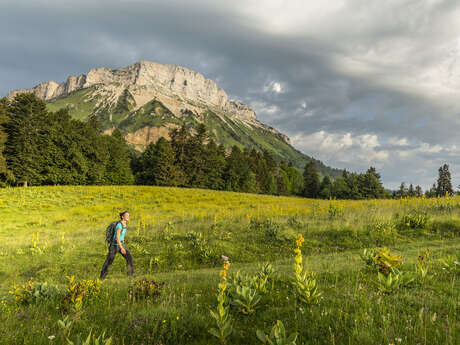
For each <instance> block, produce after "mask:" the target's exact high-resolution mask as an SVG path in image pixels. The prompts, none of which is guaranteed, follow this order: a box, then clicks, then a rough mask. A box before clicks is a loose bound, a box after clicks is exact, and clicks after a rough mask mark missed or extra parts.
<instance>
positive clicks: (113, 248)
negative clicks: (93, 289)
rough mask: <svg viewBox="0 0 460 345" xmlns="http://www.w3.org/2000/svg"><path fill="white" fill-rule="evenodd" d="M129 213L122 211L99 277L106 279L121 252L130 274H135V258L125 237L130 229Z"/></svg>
mask: <svg viewBox="0 0 460 345" xmlns="http://www.w3.org/2000/svg"><path fill="white" fill-rule="evenodd" d="M128 221H129V213H128V211H124V212H121V213H120V220H119V221H118V222H117V223H116V226H115V231H114V232H113V238H112V240H111V241H110V245H109V252H108V254H107V259H105V262H104V265H103V266H102V270H101V276H100V278H99V279H101V280H104V279H105V277H106V276H107V272H108V271H109V266H110V265H111V264H112V262H113V259H115V255H116V254H117V253H118V252H119V253H121V255H122V256H123V257H124V258H125V260H126V268H127V269H128V275H129V276H132V275H133V258H132V257H131V254H130V253H129V251H128V249H126V248H125V245H124V239H125V235H126V230H127V229H128Z"/></svg>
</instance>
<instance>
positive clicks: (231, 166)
mask: <svg viewBox="0 0 460 345" xmlns="http://www.w3.org/2000/svg"><path fill="white" fill-rule="evenodd" d="M248 171H249V163H248V162H247V161H246V160H245V158H244V155H243V152H241V150H240V148H239V147H238V146H236V145H235V146H233V147H232V152H231V153H230V155H229V156H228V157H227V159H226V166H225V171H224V181H225V189H226V190H229V191H234V192H239V191H241V180H242V177H244V176H245V174H246V173H247V172H248Z"/></svg>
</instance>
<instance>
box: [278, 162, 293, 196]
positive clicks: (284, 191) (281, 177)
mask: <svg viewBox="0 0 460 345" xmlns="http://www.w3.org/2000/svg"><path fill="white" fill-rule="evenodd" d="M286 168H287V166H286ZM276 187H277V192H278V193H277V194H278V195H288V194H289V190H290V184H289V177H288V175H287V173H286V171H285V170H284V169H279V171H278V176H277V177H276Z"/></svg>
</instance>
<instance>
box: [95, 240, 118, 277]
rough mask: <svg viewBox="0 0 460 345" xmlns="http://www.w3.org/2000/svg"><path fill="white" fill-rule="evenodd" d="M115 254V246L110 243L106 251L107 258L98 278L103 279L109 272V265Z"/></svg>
mask: <svg viewBox="0 0 460 345" xmlns="http://www.w3.org/2000/svg"><path fill="white" fill-rule="evenodd" d="M116 254H117V246H113V245H111V246H110V247H109V252H108V253H107V258H106V259H105V262H104V265H103V266H102V270H101V275H100V277H99V279H101V280H104V279H105V277H106V276H107V273H108V272H109V266H110V265H111V264H112V262H113V260H114V259H115V255H116Z"/></svg>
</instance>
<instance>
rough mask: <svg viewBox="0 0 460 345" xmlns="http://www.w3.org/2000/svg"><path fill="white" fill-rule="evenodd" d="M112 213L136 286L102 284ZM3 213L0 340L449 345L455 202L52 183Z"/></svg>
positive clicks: (117, 278) (14, 196) (454, 312)
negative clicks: (122, 226) (121, 227)
mask: <svg viewBox="0 0 460 345" xmlns="http://www.w3.org/2000/svg"><path fill="white" fill-rule="evenodd" d="M123 210H128V211H129V212H130V214H131V221H130V223H129V228H128V232H127V235H126V247H127V248H128V249H129V250H130V252H131V254H132V256H133V261H134V272H135V274H134V277H127V276H126V269H125V261H124V260H123V258H122V257H121V255H117V256H116V258H115V261H114V264H113V265H112V266H111V267H110V269H109V274H108V277H107V279H106V280H104V281H103V282H102V283H100V282H99V281H98V280H97V278H98V277H99V273H100V270H101V267H102V264H103V263H104V260H105V257H106V254H107V246H106V244H105V242H104V241H105V228H106V226H107V225H108V224H109V223H110V222H111V221H113V220H117V218H118V213H119V212H121V211H123ZM0 212H1V214H2V221H1V226H0V344H71V343H73V344H75V345H76V344H94V345H95V344H108V343H109V341H104V339H105V340H107V339H108V338H111V343H112V344H126V345H128V344H133V345H134V344H136V345H140V344H144V345H146V344H158V345H160V344H163V345H165V344H220V343H226V344H262V343H263V342H262V339H260V338H263V336H262V337H261V336H260V334H262V333H264V334H266V335H269V334H270V331H271V330H272V328H274V331H275V330H276V331H280V337H279V338H278V340H273V339H274V338H273V339H272V338H270V339H269V340H266V341H267V343H270V342H269V341H273V344H286V345H287V344H298V345H299V344H318V345H319V344H337V345H338V344H353V345H355V344H382V345H388V344H414V345H415V344H424V345H425V344H431V345H433V344H435V345H441V344H452V345H453V344H460V323H459V316H458V315H459V314H460V313H459V311H460V300H459V291H460V283H459V272H460V268H459V263H458V261H459V260H460V197H445V198H435V199H425V198H418V199H417V198H415V199H401V200H366V201H338V200H337V201H336V200H312V199H304V198H294V197H276V196H266V195H256V194H240V193H232V192H216V191H211V190H200V189H180V188H162V187H139V186H125V187H119V186H110V187H106V186H103V187H87V186H78V187H59V186H58V187H33V188H5V189H0ZM299 235H301V237H299ZM384 248H385V249H384ZM365 249H367V250H366V251H365ZM388 250H389V251H388ZM221 255H225V256H227V257H228V258H229V261H230V266H228V265H225V267H223V262H222V259H221ZM296 269H298V272H297V273H298V274H296V273H295V272H296V271H295V270H296ZM237 272H239V273H237ZM304 273H305V274H304ZM142 280H144V282H143V283H142V282H141V281H142ZM151 281H155V283H156V284H153V285H152V284H150V282H151ZM296 282H297V283H296ZM299 282H301V283H299ZM160 283H164V285H161V284H160ZM149 284H150V285H149ZM296 284H297V285H296ZM302 284H303V285H302ZM299 286H300V287H299ZM219 296H220V297H219ZM218 297H219V298H221V299H220V301H221V302H222V303H221V307H220V309H219V303H218ZM211 310H212V311H214V312H215V314H214V315H215V316H216V315H217V314H219V313H221V315H220V316H218V315H217V319H219V317H220V320H221V323H220V326H221V327H220V328H219V322H218V321H216V320H217V319H216V318H214V317H213V316H212V315H211V313H210V311H211ZM222 317H224V319H225V317H227V319H226V321H228V322H227V323H225V322H224V321H225V320H223V319H222ZM277 320H279V321H281V322H282V324H283V325H284V328H285V331H286V337H283V332H282V330H281V328H280V327H279V326H278V328H276V327H274V326H275V325H276V324H277ZM278 325H279V324H278ZM225 327H227V328H226V329H227V331H225V330H224V331H223V333H226V332H227V334H226V336H222V337H221V339H219V338H218V337H216V336H215V335H213V334H211V333H212V332H213V331H211V332H210V330H211V329H214V331H217V333H219V332H220V331H221V330H223V329H224V328H225ZM229 329H230V330H231V332H230V331H229ZM258 330H259V332H258V333H259V336H257V335H256V332H257V331H258ZM90 333H91V334H90ZM214 333H216V332H214ZM293 333H296V334H297V337H296V339H295V340H292V339H293V338H291V339H289V340H288V339H287V338H288V336H289V335H291V334H293ZM221 334H222V333H221ZM88 335H90V336H89V337H88ZM273 335H274V334H273ZM269 337H270V336H269ZM97 338H99V342H98V340H97Z"/></svg>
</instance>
